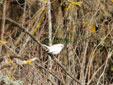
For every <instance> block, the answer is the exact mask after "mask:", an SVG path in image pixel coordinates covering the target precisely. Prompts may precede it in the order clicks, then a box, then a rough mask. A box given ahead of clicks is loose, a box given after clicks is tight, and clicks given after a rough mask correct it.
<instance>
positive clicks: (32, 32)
mask: <svg viewBox="0 0 113 85" xmlns="http://www.w3.org/2000/svg"><path fill="white" fill-rule="evenodd" d="M39 26H40V23H38V24H37V26H36V27H35V29H34V30H33V32H32V34H34V33H35V32H36V31H37V29H38V28H39Z"/></svg>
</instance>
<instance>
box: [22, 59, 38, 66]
mask: <svg viewBox="0 0 113 85" xmlns="http://www.w3.org/2000/svg"><path fill="white" fill-rule="evenodd" d="M36 59H37V58H32V59H28V60H26V61H23V62H22V64H29V65H32V62H33V61H35V60H36Z"/></svg>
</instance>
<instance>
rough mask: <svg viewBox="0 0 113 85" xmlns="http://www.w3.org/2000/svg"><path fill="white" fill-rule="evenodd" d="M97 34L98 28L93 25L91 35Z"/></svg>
mask: <svg viewBox="0 0 113 85" xmlns="http://www.w3.org/2000/svg"><path fill="white" fill-rule="evenodd" d="M95 32H96V27H95V25H92V27H91V33H95Z"/></svg>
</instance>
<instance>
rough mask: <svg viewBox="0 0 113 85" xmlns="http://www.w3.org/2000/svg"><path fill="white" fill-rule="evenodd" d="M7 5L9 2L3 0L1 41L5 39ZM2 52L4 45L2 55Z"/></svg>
mask: <svg viewBox="0 0 113 85" xmlns="http://www.w3.org/2000/svg"><path fill="white" fill-rule="evenodd" d="M6 4H7V0H3V17H2V29H1V40H3V39H4V31H5V22H6V21H5V20H6ZM1 51H2V45H1V47H0V54H1Z"/></svg>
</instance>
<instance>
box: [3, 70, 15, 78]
mask: <svg viewBox="0 0 113 85" xmlns="http://www.w3.org/2000/svg"><path fill="white" fill-rule="evenodd" d="M5 71H6V73H7V75H8V77H9V79H10V80H13V78H12V77H11V75H10V74H9V72H8V70H7V68H5Z"/></svg>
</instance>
